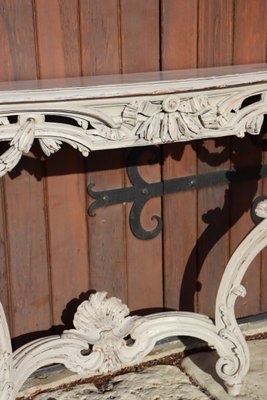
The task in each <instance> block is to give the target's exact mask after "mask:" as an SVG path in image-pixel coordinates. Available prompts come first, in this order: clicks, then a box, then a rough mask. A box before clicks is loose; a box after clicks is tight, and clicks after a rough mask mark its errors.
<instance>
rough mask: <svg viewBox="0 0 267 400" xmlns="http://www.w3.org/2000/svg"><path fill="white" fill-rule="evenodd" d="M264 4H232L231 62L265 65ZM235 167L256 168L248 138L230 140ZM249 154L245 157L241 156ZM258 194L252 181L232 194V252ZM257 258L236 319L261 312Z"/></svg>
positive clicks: (257, 158)
mask: <svg viewBox="0 0 267 400" xmlns="http://www.w3.org/2000/svg"><path fill="white" fill-rule="evenodd" d="M266 12H267V3H266V1H264V0H248V1H245V2H244V1H241V0H236V2H235V30H234V31H235V36H234V63H235V64H246V63H257V62H264V61H265V57H266V39H265V38H266V16H267V14H266ZM233 152H234V153H235V158H234V160H233V164H234V166H235V167H238V166H244V165H259V164H260V163H261V149H260V148H258V147H256V146H253V145H252V142H251V138H250V137H246V138H245V139H244V140H237V139H235V140H233ZM245 154H246V155H248V156H247V157H244V155H245ZM260 193H261V184H260V183H259V184H258V182H257V181H252V182H250V183H249V184H241V183H240V184H237V185H235V186H234V187H233V189H232V193H231V204H232V210H231V213H232V219H234V220H236V215H240V210H242V215H241V216H240V219H239V220H238V222H236V223H235V224H234V225H233V227H232V229H231V250H232V251H233V250H234V249H235V248H236V247H237V245H238V244H239V243H240V242H241V240H242V239H243V238H244V237H245V236H246V234H247V233H248V232H249V231H250V230H251V228H252V227H253V222H252V221H251V218H250V207H251V203H252V201H253V199H254V197H256V196H257V195H259V194H260ZM260 280H261V277H260V256H258V257H257V258H256V259H255V261H254V262H253V263H252V265H251V266H250V269H249V270H248V272H247V273H246V275H245V277H244V285H245V287H246V288H247V296H246V297H245V298H244V299H239V300H238V303H237V312H238V315H239V316H243V315H251V314H253V313H257V312H259V311H260Z"/></svg>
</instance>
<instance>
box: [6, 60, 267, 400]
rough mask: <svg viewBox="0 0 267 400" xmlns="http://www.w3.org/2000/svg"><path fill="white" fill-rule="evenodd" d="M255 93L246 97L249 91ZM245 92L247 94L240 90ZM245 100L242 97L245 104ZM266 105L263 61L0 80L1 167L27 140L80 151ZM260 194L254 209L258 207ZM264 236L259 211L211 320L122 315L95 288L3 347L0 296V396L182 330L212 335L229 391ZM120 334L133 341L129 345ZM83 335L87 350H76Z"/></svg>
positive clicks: (245, 115) (48, 149)
mask: <svg viewBox="0 0 267 400" xmlns="http://www.w3.org/2000/svg"><path fill="white" fill-rule="evenodd" d="M253 96H254V97H253ZM248 98H250V101H246V102H245V103H244V100H246V99H248ZM246 104H249V105H246ZM265 113H267V64H261V65H248V66H242V67H240V66H239V67H223V68H208V69H200V70H190V71H176V72H175V71H170V72H155V73H143V74H134V75H117V76H106V77H90V78H75V79H72V78H71V79H65V80H48V81H31V82H13V83H11V82H10V83H1V84H0V140H3V141H9V145H10V147H9V148H8V150H7V151H5V152H4V153H3V154H2V155H1V156H0V175H1V176H3V175H4V174H5V173H7V172H8V171H10V170H12V168H14V166H15V165H16V164H17V163H18V162H19V160H20V158H21V157H22V155H23V154H24V153H27V152H29V150H30V148H31V146H32V143H33V141H34V140H35V139H36V140H39V143H40V145H41V148H42V149H43V151H44V153H45V154H46V155H47V156H50V155H51V154H52V153H55V152H56V151H58V150H59V149H60V147H61V144H62V142H65V143H68V144H70V145H71V146H73V147H74V148H77V149H78V150H79V151H81V152H82V154H83V155H85V156H87V155H88V154H89V151H92V150H99V149H113V148H122V147H134V146H146V145H150V144H163V143H167V142H184V141H190V140H195V139H200V138H201V139H203V138H216V137H222V136H230V135H236V136H239V137H243V136H244V134H245V132H247V133H249V134H252V135H257V134H259V131H260V129H261V125H262V122H263V115H264V114H265ZM266 208H267V207H265V203H264V202H263V203H262V204H261V203H260V204H259V206H258V210H257V212H258V214H260V215H261V216H262V217H266V216H267V211H266ZM266 244H267V219H263V222H261V223H260V224H259V225H258V226H257V227H255V228H254V229H253V231H252V232H251V233H250V234H249V235H248V236H247V238H246V239H245V240H244V241H243V242H242V243H241V245H240V246H239V247H238V249H237V250H236V252H235V253H234V255H233V256H232V258H231V260H230V261H229V263H228V265H227V267H226V270H225V273H224V276H223V278H222V281H221V284H220V288H219V292H218V295H217V300H216V318H215V323H214V322H213V321H211V320H210V319H209V318H208V317H206V316H204V315H200V314H197V313H187V312H164V313H159V314H153V315H148V316H146V317H134V316H133V317H132V316H129V315H128V314H129V310H128V308H127V306H125V305H123V304H122V303H121V301H120V300H119V299H116V298H107V297H106V293H96V294H94V295H92V296H91V297H90V299H89V300H88V301H85V302H83V303H82V304H81V305H80V306H79V307H78V310H77V312H76V315H75V318H74V326H75V329H72V330H68V331H65V332H64V333H63V334H62V335H61V336H51V337H45V338H42V339H39V340H36V341H33V342H31V343H29V344H27V345H25V346H23V347H22V348H20V349H19V350H17V351H15V352H14V353H12V350H11V341H10V335H9V330H8V326H7V323H6V318H5V314H4V311H3V309H2V307H1V305H0V400H14V399H15V397H16V394H17V393H18V390H19V389H20V388H21V386H22V384H23V383H24V381H25V380H26V379H27V377H29V375H30V374H32V373H33V372H34V371H35V370H37V369H38V368H40V367H42V366H45V365H48V364H51V363H62V364H64V365H65V366H66V367H67V368H69V369H70V370H72V371H75V372H77V373H80V374H84V373H87V372H89V371H98V372H99V371H100V372H105V371H108V370H112V369H114V368H118V367H120V366H125V365H132V364H135V363H138V362H140V361H141V360H142V358H143V357H144V356H145V355H146V354H148V353H149V352H150V351H151V350H152V348H153V347H154V345H155V343H156V342H157V341H158V340H160V339H163V338H165V337H168V336H176V335H189V336H194V337H198V338H200V339H203V340H205V341H207V342H208V343H209V344H210V345H213V346H214V347H215V348H216V350H217V352H218V354H219V357H220V358H219V361H218V362H217V366H216V368H217V373H218V375H219V376H220V377H221V378H222V379H223V380H224V381H225V384H226V386H227V388H228V391H229V393H230V394H232V395H236V394H238V393H239V391H240V387H241V384H242V380H243V378H244V377H245V375H246V374H247V372H248V368H249V352H248V348H247V344H246V342H245V340H244V338H243V336H242V334H241V332H240V329H239V327H238V324H237V322H236V318H235V314H234V305H235V301H236V298H237V296H244V295H245V289H244V287H243V286H242V285H241V281H242V278H243V276H244V274H245V272H246V270H247V268H248V267H249V265H250V263H251V261H252V260H253V259H254V257H255V256H256V255H257V254H258V253H259V251H260V250H261V249H262V248H263V247H264V246H265V245H266ZM128 335H131V337H132V338H133V339H134V344H132V345H131V346H128V345H127V343H126V341H125V340H124V338H125V337H126V336H128ZM88 344H90V345H92V346H93V347H92V351H91V353H90V354H89V355H82V353H81V351H82V350H84V349H88Z"/></svg>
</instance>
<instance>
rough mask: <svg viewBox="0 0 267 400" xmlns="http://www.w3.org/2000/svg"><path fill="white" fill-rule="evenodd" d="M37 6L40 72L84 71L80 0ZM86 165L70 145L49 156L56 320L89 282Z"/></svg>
mask: <svg viewBox="0 0 267 400" xmlns="http://www.w3.org/2000/svg"><path fill="white" fill-rule="evenodd" d="M35 7H36V8H35V13H36V29H37V36H38V42H37V43H38V49H37V51H38V61H39V65H38V66H39V75H40V78H43V79H47V78H51V77H61V78H63V77H68V76H73V75H75V76H78V75H80V72H81V61H80V35H79V14H78V2H77V0H70V1H68V2H67V3H66V4H65V2H62V1H58V0H56V1H54V0H49V1H47V0H37V1H36V2H35ZM51 54H53V57H51ZM55 59H56V60H57V62H55ZM66 158H67V159H68V169H67V171H65V169H62V164H63V162H64V161H63V160H64V159H66ZM84 165H85V163H84V160H83V158H82V157H81V156H80V154H78V152H75V151H73V150H72V149H70V148H68V147H67V146H66V148H64V150H63V151H62V153H61V154H60V153H58V154H57V155H56V156H55V157H52V158H50V159H49V160H46V162H45V170H46V179H45V187H46V193H47V198H46V201H47V204H46V206H47V214H48V239H49V261H50V277H51V286H52V292H51V304H52V309H53V324H62V321H61V315H62V311H63V310H64V309H65V307H66V305H67V304H68V303H69V302H70V301H71V300H72V299H74V298H77V297H79V296H80V294H81V293H82V292H85V291H87V290H88V287H89V279H88V277H89V271H88V250H87V224H86V186H85V178H84V175H83V171H84ZM65 172H66V173H65ZM66 226H67V227H68V228H67V229H66ZM69 311H70V312H73V310H69ZM64 322H65V321H64Z"/></svg>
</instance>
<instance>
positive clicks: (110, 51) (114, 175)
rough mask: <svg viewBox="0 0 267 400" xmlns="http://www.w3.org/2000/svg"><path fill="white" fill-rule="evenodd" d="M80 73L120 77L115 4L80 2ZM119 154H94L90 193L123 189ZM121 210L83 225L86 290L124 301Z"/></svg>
mask: <svg viewBox="0 0 267 400" xmlns="http://www.w3.org/2000/svg"><path fill="white" fill-rule="evenodd" d="M81 40H82V55H83V57H82V69H83V74H84V75H99V74H114V73H119V72H120V62H121V61H120V14H119V2H118V1H117V0H111V1H108V2H107V1H104V0H101V1H94V0H92V1H81ZM123 159H124V153H123V151H122V150H115V151H114V152H113V151H112V152H110V151H102V152H99V153H93V154H91V155H90V156H89V159H88V161H87V171H88V176H87V181H88V183H89V182H94V183H95V187H94V190H96V191H98V190H104V189H113V188H116V187H122V186H123V184H124V178H123ZM124 213H125V211H124V206H122V205H114V206H111V207H107V208H101V209H98V210H97V211H96V216H95V217H93V218H92V217H90V218H89V220H88V226H89V242H88V244H89V254H90V289H93V290H106V291H107V292H108V294H109V295H110V296H117V297H119V298H121V299H122V300H123V301H127V278H126V247H125V224H124V222H125V221H124V219H125V218H124Z"/></svg>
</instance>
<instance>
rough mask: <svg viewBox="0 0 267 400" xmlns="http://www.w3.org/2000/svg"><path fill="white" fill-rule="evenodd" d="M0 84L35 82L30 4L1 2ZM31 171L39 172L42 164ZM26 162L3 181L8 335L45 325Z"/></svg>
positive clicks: (36, 216) (39, 235) (39, 190)
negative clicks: (9, 317)
mask: <svg viewBox="0 0 267 400" xmlns="http://www.w3.org/2000/svg"><path fill="white" fill-rule="evenodd" d="M0 17H1V23H0V47H1V54H2V57H3V60H4V62H2V63H1V65H0V80H18V79H21V80H23V79H35V78H36V62H35V39H34V21H33V12H32V1H31V0H25V1H23V2H20V1H13V0H11V1H10V0H1V2H0ZM33 163H34V169H35V172H36V173H37V175H38V174H41V175H42V173H43V171H42V167H41V162H40V161H39V160H34V162H33ZM26 165H27V159H26V158H24V162H21V163H20V165H19V166H18V167H17V168H15V169H14V171H13V172H12V174H10V175H8V176H6V177H5V178H4V182H5V184H4V187H5V197H6V210H5V211H6V221H7V235H8V247H9V274H10V284H11V287H10V289H11V300H12V321H13V329H12V334H13V335H15V336H17V335H20V334H22V333H26V332H29V331H36V330H41V329H46V328H48V327H49V326H50V307H49V281H48V273H47V264H48V261H47V247H46V241H45V237H46V228H45V227H46V223H45V214H44V193H43V182H42V181H38V180H37V179H36V178H35V177H34V176H30V174H29V172H27V171H25V170H24V169H23V166H26Z"/></svg>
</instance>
